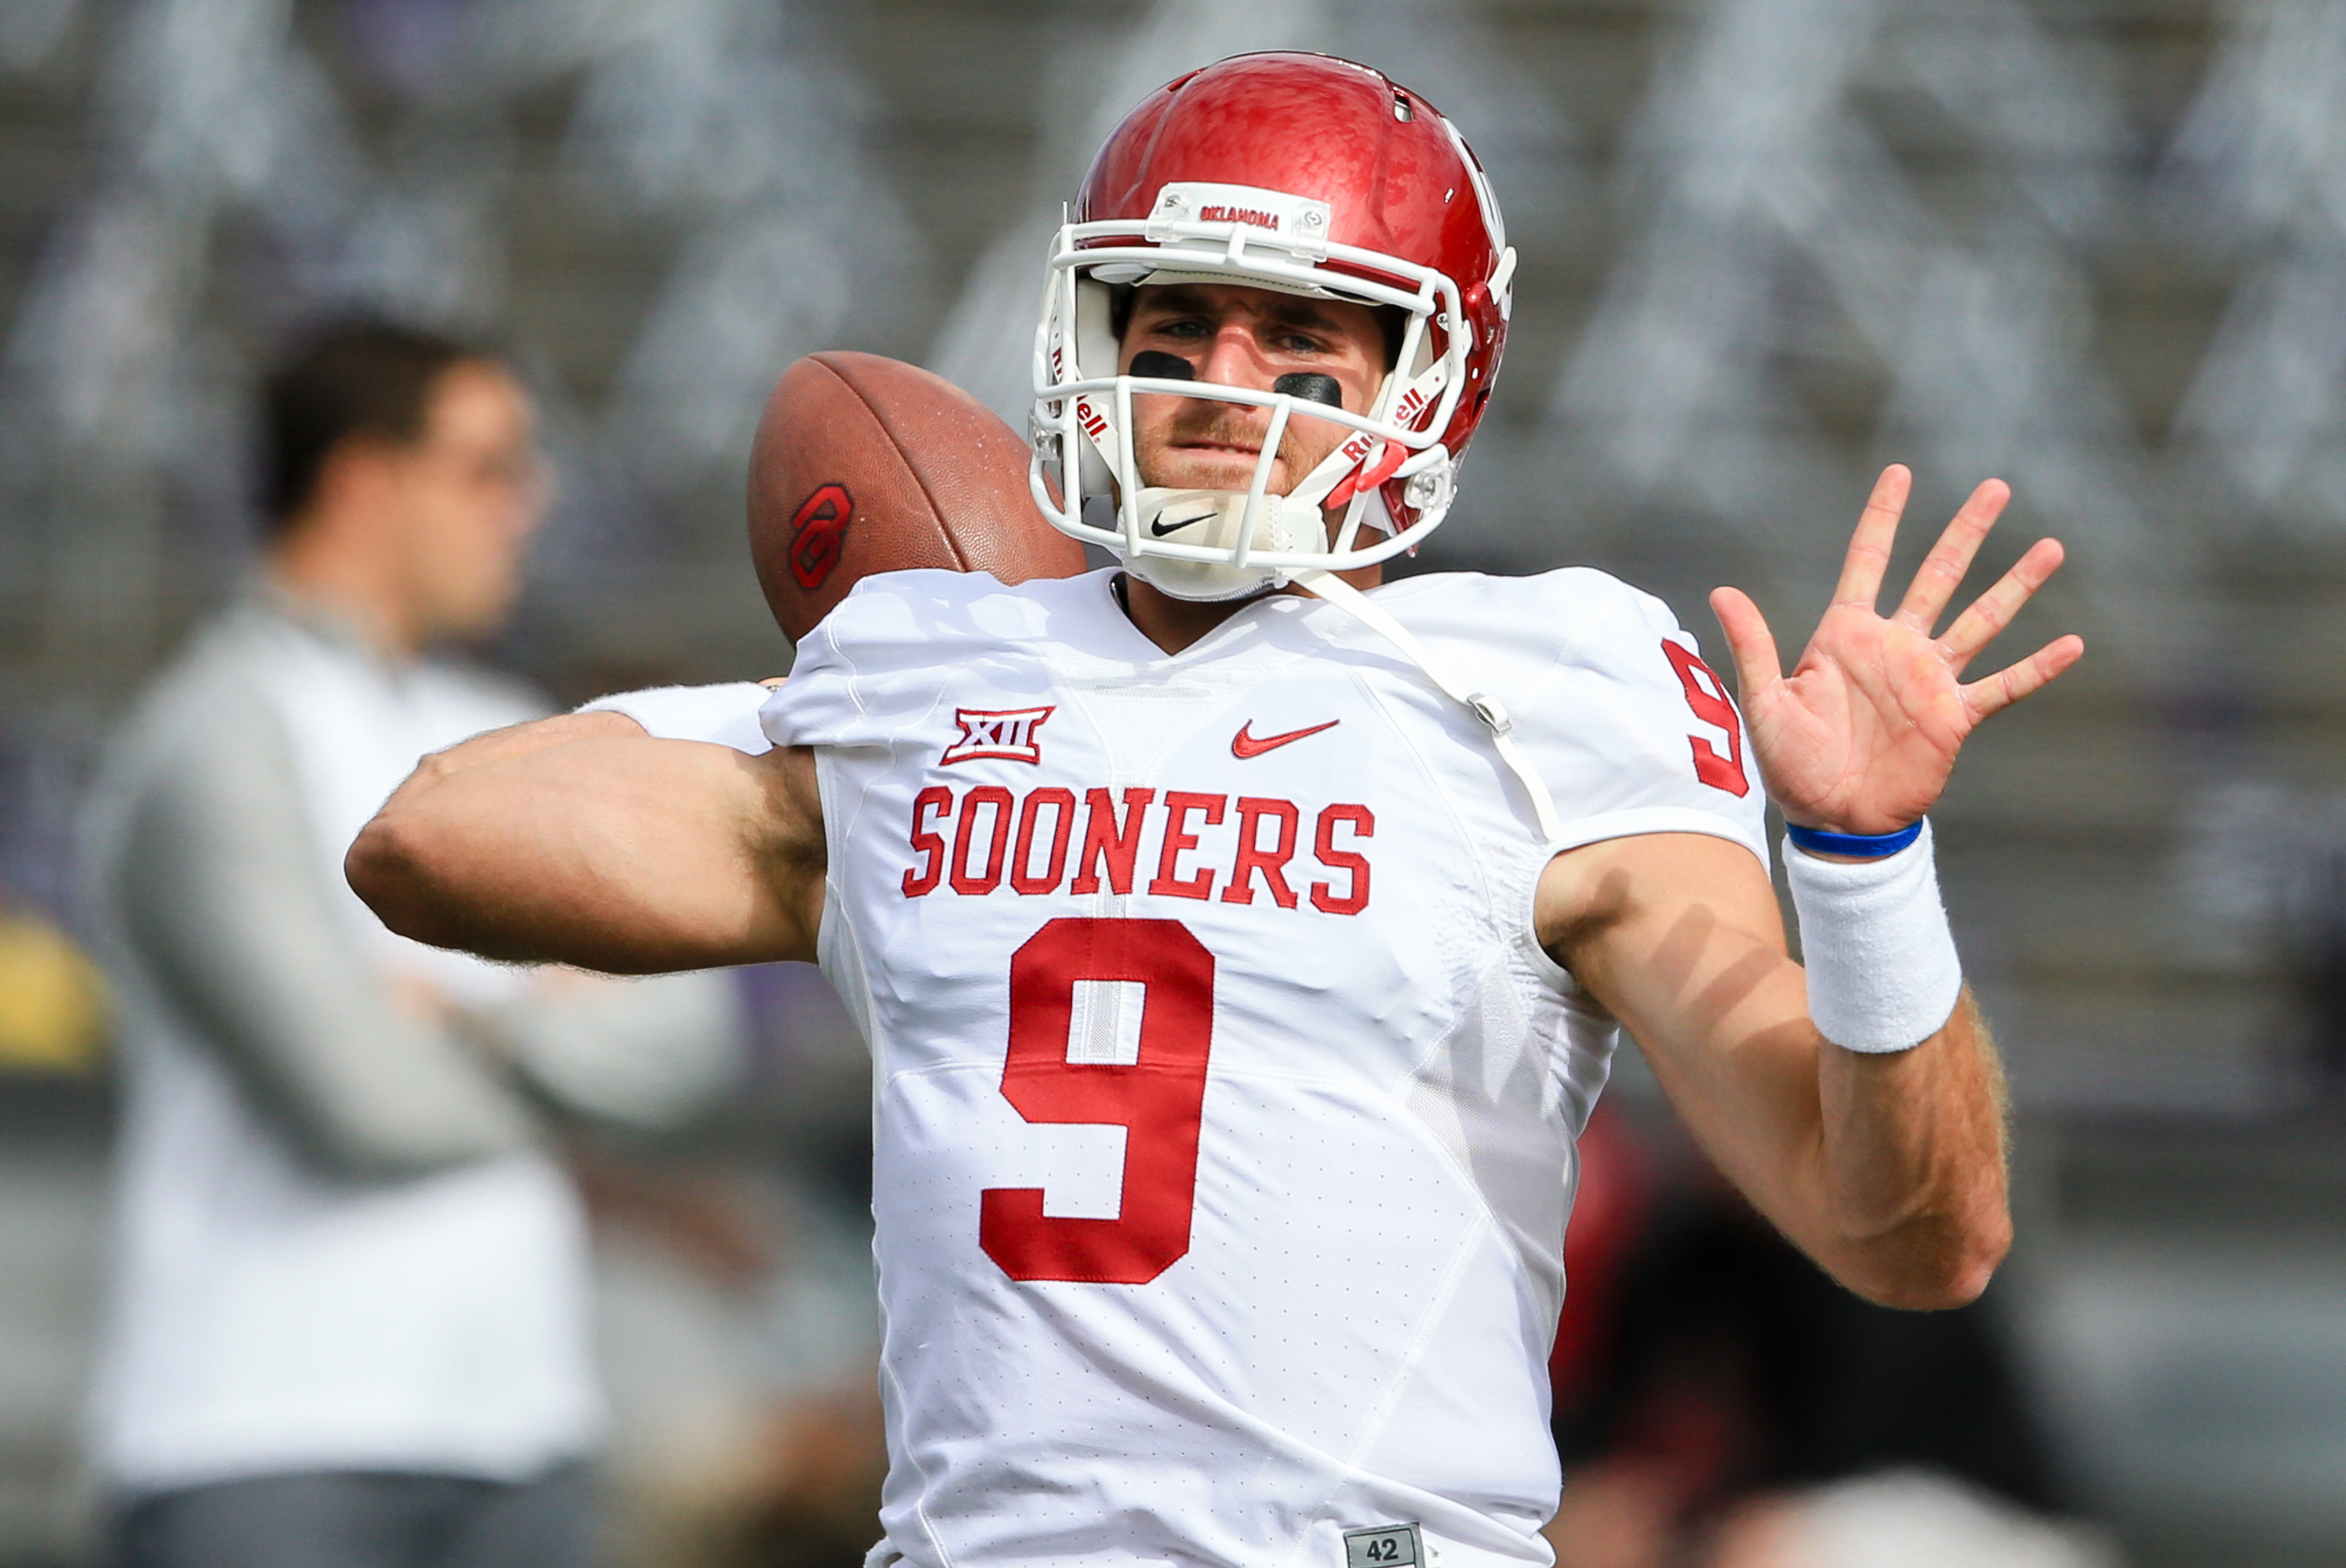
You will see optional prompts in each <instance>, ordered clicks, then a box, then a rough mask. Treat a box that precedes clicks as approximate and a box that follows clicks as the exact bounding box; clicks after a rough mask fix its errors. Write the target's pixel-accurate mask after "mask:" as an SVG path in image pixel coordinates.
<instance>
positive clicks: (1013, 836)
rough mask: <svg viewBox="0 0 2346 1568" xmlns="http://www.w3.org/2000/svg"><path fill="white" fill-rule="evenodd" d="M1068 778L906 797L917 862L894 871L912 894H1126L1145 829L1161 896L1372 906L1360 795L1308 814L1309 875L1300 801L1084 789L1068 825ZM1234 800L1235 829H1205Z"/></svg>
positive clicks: (1343, 910)
mask: <svg viewBox="0 0 2346 1568" xmlns="http://www.w3.org/2000/svg"><path fill="white" fill-rule="evenodd" d="M1076 805H1077V803H1076V792H1075V791H1074V790H1072V789H1060V788H1058V787H1056V786H1048V787H1045V788H1043V789H1029V790H1026V791H1025V792H1024V793H1023V794H1014V793H1013V792H1012V791H1010V790H1009V789H1005V788H1003V787H1002V786H1001V785H998V784H981V785H978V786H976V787H974V788H972V789H952V788H949V787H947V786H945V785H943V784H932V785H931V786H929V787H928V788H927V789H923V790H922V791H921V792H920V794H919V795H917V796H915V797H914V798H913V817H912V821H911V823H910V824H909V831H908V833H907V835H906V838H907V841H908V843H909V846H910V848H911V850H912V851H913V864H912V865H911V866H910V867H908V868H907V869H906V870H905V871H904V874H903V880H902V884H901V885H902V886H903V892H904V896H905V897H906V898H908V899H918V898H926V897H927V896H928V895H929V894H931V893H933V892H935V891H937V890H938V889H939V888H944V887H949V888H951V889H952V890H953V891H954V892H956V893H958V894H960V895H962V896H963V897H964V898H984V897H985V896H986V895H987V894H989V893H994V892H998V891H1001V890H1002V889H1003V888H1004V886H1005V884H1006V885H1007V887H1008V888H1009V891H1011V892H1012V893H1014V894H1016V895H1018V896H1019V897H1022V898H1036V897H1044V896H1048V895H1050V894H1054V893H1063V892H1064V893H1068V894H1074V895H1076V896H1082V895H1086V894H1091V893H1097V892H1099V891H1102V890H1103V889H1106V890H1107V891H1110V892H1113V893H1117V894H1120V895H1126V896H1129V895H1130V894H1131V893H1132V891H1133V889H1134V884H1135V882H1136V881H1137V870H1138V867H1139V866H1140V864H1141V860H1140V856H1141V851H1142V848H1143V846H1142V843H1141V839H1142V836H1143V834H1144V832H1145V833H1146V834H1147V835H1148V838H1149V840H1150V842H1151V846H1152V847H1153V848H1154V849H1155V850H1156V875H1155V876H1153V877H1151V878H1150V879H1149V880H1148V885H1147V889H1146V891H1147V892H1148V893H1149V894H1151V895H1153V896H1155V897H1158V898H1178V899H1199V900H1205V899H1211V898H1213V897H1215V892H1214V889H1215V885H1216V884H1217V883H1219V884H1220V885H1221V893H1220V901H1221V902H1223V903H1232V904H1251V903H1253V902H1254V901H1255V899H1256V896H1257V894H1259V893H1264V892H1267V893H1269V894H1270V901H1271V902H1272V903H1274V904H1276V905H1277V906H1278V907H1279V908H1280V909H1283V910H1291V909H1300V908H1301V907H1302V906H1303V905H1304V904H1306V903H1307V902H1308V903H1309V904H1310V906H1311V908H1312V909H1315V910H1318V911H1321V913H1323V914H1338V915H1356V914H1359V913H1360V912H1361V911H1362V910H1364V909H1366V908H1368V907H1369V858H1368V856H1367V855H1366V854H1365V853H1363V852H1362V848H1361V841H1362V840H1365V839H1368V838H1371V837H1372V836H1373V835H1374V834H1375V832H1376V827H1377V820H1376V816H1375V814H1374V813H1372V811H1371V810H1370V809H1368V808H1367V807H1366V806H1360V805H1349V804H1338V805H1332V806H1323V807H1321V808H1320V809H1318V810H1317V811H1316V812H1311V813H1309V814H1308V815H1309V818H1310V820H1311V835H1310V839H1309V842H1310V843H1311V857H1312V859H1313V860H1315V861H1317V862H1318V864H1317V866H1316V868H1315V869H1316V870H1317V871H1319V872H1321V876H1320V877H1319V878H1318V879H1316V880H1315V879H1314V878H1313V877H1312V876H1311V872H1310V871H1305V870H1304V869H1303V868H1302V867H1301V866H1299V865H1297V864H1296V863H1295V862H1296V859H1297V856H1298V855H1299V854H1300V853H1301V846H1302V845H1303V843H1304V842H1305V841H1306V840H1305V833H1304V827H1303V824H1304V822H1305V820H1306V818H1307V811H1306V809H1305V808H1303V807H1301V806H1299V805H1297V804H1296V803H1295V802H1294V801H1292V800H1283V799H1279V798H1277V797H1275V796H1266V795H1241V796H1239V797H1238V799H1236V800H1235V801H1233V800H1232V799H1230V797H1229V796H1228V795H1209V794H1200V793H1196V792H1192V791H1189V790H1186V789H1173V790H1168V791H1167V792H1166V793H1165V795H1164V796H1163V798H1162V799H1159V798H1158V792H1157V791H1156V790H1154V789H1127V790H1125V791H1123V793H1122V797H1121V799H1118V798H1117V796H1116V795H1115V794H1114V793H1113V792H1111V791H1109V790H1107V789H1086V790H1085V791H1084V793H1083V801H1082V816H1083V824H1082V826H1083V832H1082V836H1081V837H1080V838H1078V837H1077V836H1076ZM1233 805H1235V806H1236V807H1237V812H1236V818H1237V821H1236V828H1237V832H1236V834H1235V835H1234V836H1232V837H1225V835H1223V834H1212V835H1209V834H1208V833H1207V832H1206V830H1207V829H1209V828H1214V827H1219V826H1220V825H1221V824H1222V823H1223V822H1225V821H1227V820H1229V819H1230V817H1231V815H1232V813H1231V807H1232V806H1233Z"/></svg>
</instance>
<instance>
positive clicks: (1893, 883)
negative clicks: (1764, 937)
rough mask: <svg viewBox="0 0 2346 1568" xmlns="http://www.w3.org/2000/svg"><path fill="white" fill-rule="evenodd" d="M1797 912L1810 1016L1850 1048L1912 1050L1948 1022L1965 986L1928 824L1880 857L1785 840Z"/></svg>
mask: <svg viewBox="0 0 2346 1568" xmlns="http://www.w3.org/2000/svg"><path fill="white" fill-rule="evenodd" d="M1784 875H1785V878H1786V880H1787V881H1790V883H1791V884H1792V907H1793V908H1794V909H1796V910H1797V911H1800V948H1801V952H1802V954H1803V956H1804V957H1805V958H1806V960H1807V962H1808V971H1809V1016H1810V1018H1811V1019H1812V1020H1814V1021H1815V1023H1816V1026H1817V1032H1818V1033H1821V1034H1822V1035H1823V1036H1824V1037H1825V1038H1826V1039H1828V1040H1830V1041H1831V1042H1832V1043H1833V1044H1836V1045H1840V1046H1842V1047H1844V1048H1846V1049H1848V1050H1851V1051H1866V1052H1876V1053H1879V1052H1889V1051H1905V1050H1909V1049H1911V1048H1913V1046H1916V1045H1919V1044H1922V1043H1923V1041H1925V1040H1927V1039H1929V1038H1930V1037H1931V1036H1932V1035H1933V1034H1936V1033H1938V1032H1939V1031H1940V1029H1941V1028H1943V1026H1944V1025H1945V1023H1946V1022H1947V1019H1948V1017H1949V1016H1950V1015H1951V1014H1953V1012H1954V1010H1955V1002H1956V999H1957V998H1958V997H1959V996H1961V995H1962V993H1963V988H1964V970H1963V964H1962V962H1960V961H1959V960H1958V959H1957V958H1956V957H1955V938H1954V933H1953V932H1951V931H1949V930H1948V929H1947V911H1946V910H1945V908H1944V907H1943V906H1942V905H1941V904H1940V902H1939V874H1938V871H1937V868H1936V866H1935V865H1934V864H1933V860H1932V859H1931V827H1930V824H1929V823H1927V822H1925V823H1924V824H1923V836H1922V837H1921V838H1919V839H1917V840H1915V841H1914V842H1913V843H1912V844H1909V845H1908V846H1907V847H1906V848H1904V849H1902V850H1899V851H1898V852H1897V853H1896V854H1894V855H1885V856H1883V857H1882V859H1881V860H1858V861H1850V862H1844V861H1840V860H1819V859H1817V858H1816V857H1815V856H1813V855H1811V854H1810V853H1808V852H1807V851H1806V850H1799V849H1795V848H1794V847H1793V846H1792V844H1791V842H1790V840H1786V841H1785V844H1784Z"/></svg>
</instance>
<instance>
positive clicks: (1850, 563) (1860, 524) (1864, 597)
mask: <svg viewBox="0 0 2346 1568" xmlns="http://www.w3.org/2000/svg"><path fill="white" fill-rule="evenodd" d="M1913 483H1914V476H1913V474H1912V473H1908V472H1907V469H1906V465H1905V464H1904V463H1892V464H1891V465H1890V466H1889V467H1887V468H1885V469H1883V470H1882V477H1881V478H1879V479H1877V480H1875V481H1874V482H1873V494H1871V495H1869V496H1867V497H1866V499H1865V510H1864V511H1863V512H1862V513H1860V514H1858V518H1857V532H1856V533H1854V534H1852V535H1850V540H1849V554H1848V555H1844V556H1843V557H1842V558H1841V581H1840V582H1839V583H1837V584H1835V585H1833V603H1834V604H1836V605H1850V604H1856V605H1863V606H1865V607H1866V608H1868V609H1872V607H1873V601H1874V598H1875V596H1878V595H1879V594H1880V593H1881V592H1882V573H1883V572H1884V571H1886V570H1888V569H1889V566H1890V546H1891V545H1893V544H1895V543H1897V540H1898V518H1899V515H1900V514H1902V513H1903V512H1904V511H1905V510H1906V492H1907V491H1908V490H1909V489H1911V488H1912V487H1913Z"/></svg>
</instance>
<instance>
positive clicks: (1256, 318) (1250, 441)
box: [1117, 283, 1385, 495]
mask: <svg viewBox="0 0 2346 1568" xmlns="http://www.w3.org/2000/svg"><path fill="white" fill-rule="evenodd" d="M1148 351H1156V352H1158V353H1168V354H1173V355H1176V356H1178V357H1179V358H1181V359H1184V360H1187V361H1188V362H1189V365H1190V367H1191V369H1193V370H1194V371H1195V372H1197V379H1198V380H1199V381H1201V382H1214V383H1216V384H1218V385H1220V386H1230V387H1247V388H1250V389H1253V390H1256V391H1260V392H1268V391H1270V385H1271V383H1272V382H1275V381H1277V380H1278V379H1279V378H1280V377H1281V376H1283V375H1289V374H1291V373H1293V372H1298V371H1309V372H1319V373H1320V374H1322V375H1326V376H1331V377H1333V378H1334V379H1335V382H1336V385H1337V387H1338V388H1339V389H1340V390H1341V392H1342V394H1343V406H1344V408H1345V409H1346V410H1347V411H1348V412H1353V413H1359V412H1363V411H1365V410H1366V409H1367V408H1368V406H1369V402H1370V400H1371V399H1372V398H1373V397H1374V396H1375V395H1376V390H1377V386H1378V384H1379V382H1382V380H1383V378H1384V363H1385V344H1384V331H1383V328H1382V326H1381V325H1380V323H1379V322H1378V321H1377V317H1376V312H1375V311H1372V310H1370V309H1369V308H1368V307H1367V306H1366V305H1355V304H1352V303H1350V302H1347V301H1344V300H1311V299H1305V298H1303V297H1302V296H1301V295H1296V294H1281V293H1279V292H1277V291H1276V290H1270V289H1250V288H1246V287H1243V286H1241V285H1239V284H1234V283H1177V284H1170V285H1166V286H1161V287H1153V288H1143V289H1141V290H1137V292H1136V293H1135V295H1134V297H1133V302H1132V316H1131V320H1130V321H1128V322H1127V325H1126V327H1125V331H1124V342H1123V345H1122V349H1121V351H1120V352H1119V353H1118V355H1117V370H1118V371H1119V372H1123V371H1126V370H1128V369H1129V368H1130V367H1131V364H1132V360H1133V356H1134V355H1136V354H1139V353H1145V352H1148ZM1310 406H1311V405H1310V404H1309V403H1305V404H1302V405H1301V408H1299V410H1298V412H1296V414H1295V415H1294V417H1293V418H1291V419H1290V420H1289V422H1288V425H1287V430H1286V433H1285V434H1284V435H1283V436H1282V437H1281V438H1280V443H1279V456H1278V460H1277V462H1276V463H1275V464H1274V466H1273V468H1272V470H1271V474H1270V493H1271V494H1274V495H1284V494H1287V493H1288V492H1289V491H1290V490H1292V489H1294V488H1295V486H1296V485H1297V484H1299V483H1300V482H1301V480H1302V479H1303V476H1304V475H1306V474H1308V473H1311V471H1312V469H1314V468H1315V467H1317V466H1318V465H1319V464H1320V463H1321V460H1322V459H1323V458H1325V457H1326V456H1327V455H1328V454H1329V453H1331V452H1333V451H1335V450H1336V448H1337V446H1338V445H1339V444H1340V443H1342V441H1343V440H1344V438H1345V437H1346V436H1348V435H1350V434H1351V433H1352V432H1351V431H1350V430H1348V429H1346V428H1345V427H1344V426H1342V425H1340V424H1337V423H1334V422H1333V421H1331V420H1324V419H1312V418H1311V417H1309V416H1308V415H1307V414H1305V413H1303V412H1301V409H1303V408H1309V407H1310ZM1132 424H1133V460H1134V463H1135V464H1136V466H1137V467H1138V469H1139V471H1140V477H1141V479H1142V481H1143V482H1144V483H1146V484H1152V485H1158V486H1161V487H1163V488H1165V489H1168V490H1244V489H1246V488H1248V487H1249V486H1250V484H1253V482H1254V466H1255V460H1256V457H1257V456H1258V454H1260V452H1261V451H1262V438H1263V435H1264V433H1266V432H1267V431H1268V430H1269V428H1270V409H1268V408H1264V407H1259V406H1253V405H1250V404H1246V403H1234V402H1214V401H1211V400H1208V399H1203V398H1185V397H1174V396H1171V395H1166V394H1159V395H1142V396H1137V397H1135V398H1134V399H1133V400H1132Z"/></svg>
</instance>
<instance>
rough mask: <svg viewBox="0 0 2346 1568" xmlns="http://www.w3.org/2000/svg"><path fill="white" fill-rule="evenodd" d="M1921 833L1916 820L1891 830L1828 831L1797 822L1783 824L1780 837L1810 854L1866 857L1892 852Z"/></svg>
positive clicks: (1917, 837)
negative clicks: (1782, 836)
mask: <svg viewBox="0 0 2346 1568" xmlns="http://www.w3.org/2000/svg"><path fill="white" fill-rule="evenodd" d="M1922 836H1923V824H1922V823H1921V822H1920V821H1914V822H1909V823H1908V824H1907V825H1906V826H1904V827H1902V828H1901V829H1899V830H1897V831H1896V832H1894V833H1828V832H1826V831H1825V830H1823V829H1822V828H1803V827H1801V826H1800V824H1799V823H1798V822H1787V823H1785V824H1784V837H1786V838H1788V839H1790V840H1792V847H1793V848H1794V849H1797V850H1807V851H1808V852H1809V853H1811V854H1812V855H1855V856H1857V857H1858V858H1859V859H1861V860H1881V859H1882V858H1883V857H1885V856H1888V855H1894V854H1896V853H1897V852H1898V851H1899V850H1902V849H1904V848H1905V847H1906V846H1907V845H1909V844H1911V843H1913V841H1914V840H1917V839H1919V838H1921V837H1922Z"/></svg>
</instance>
